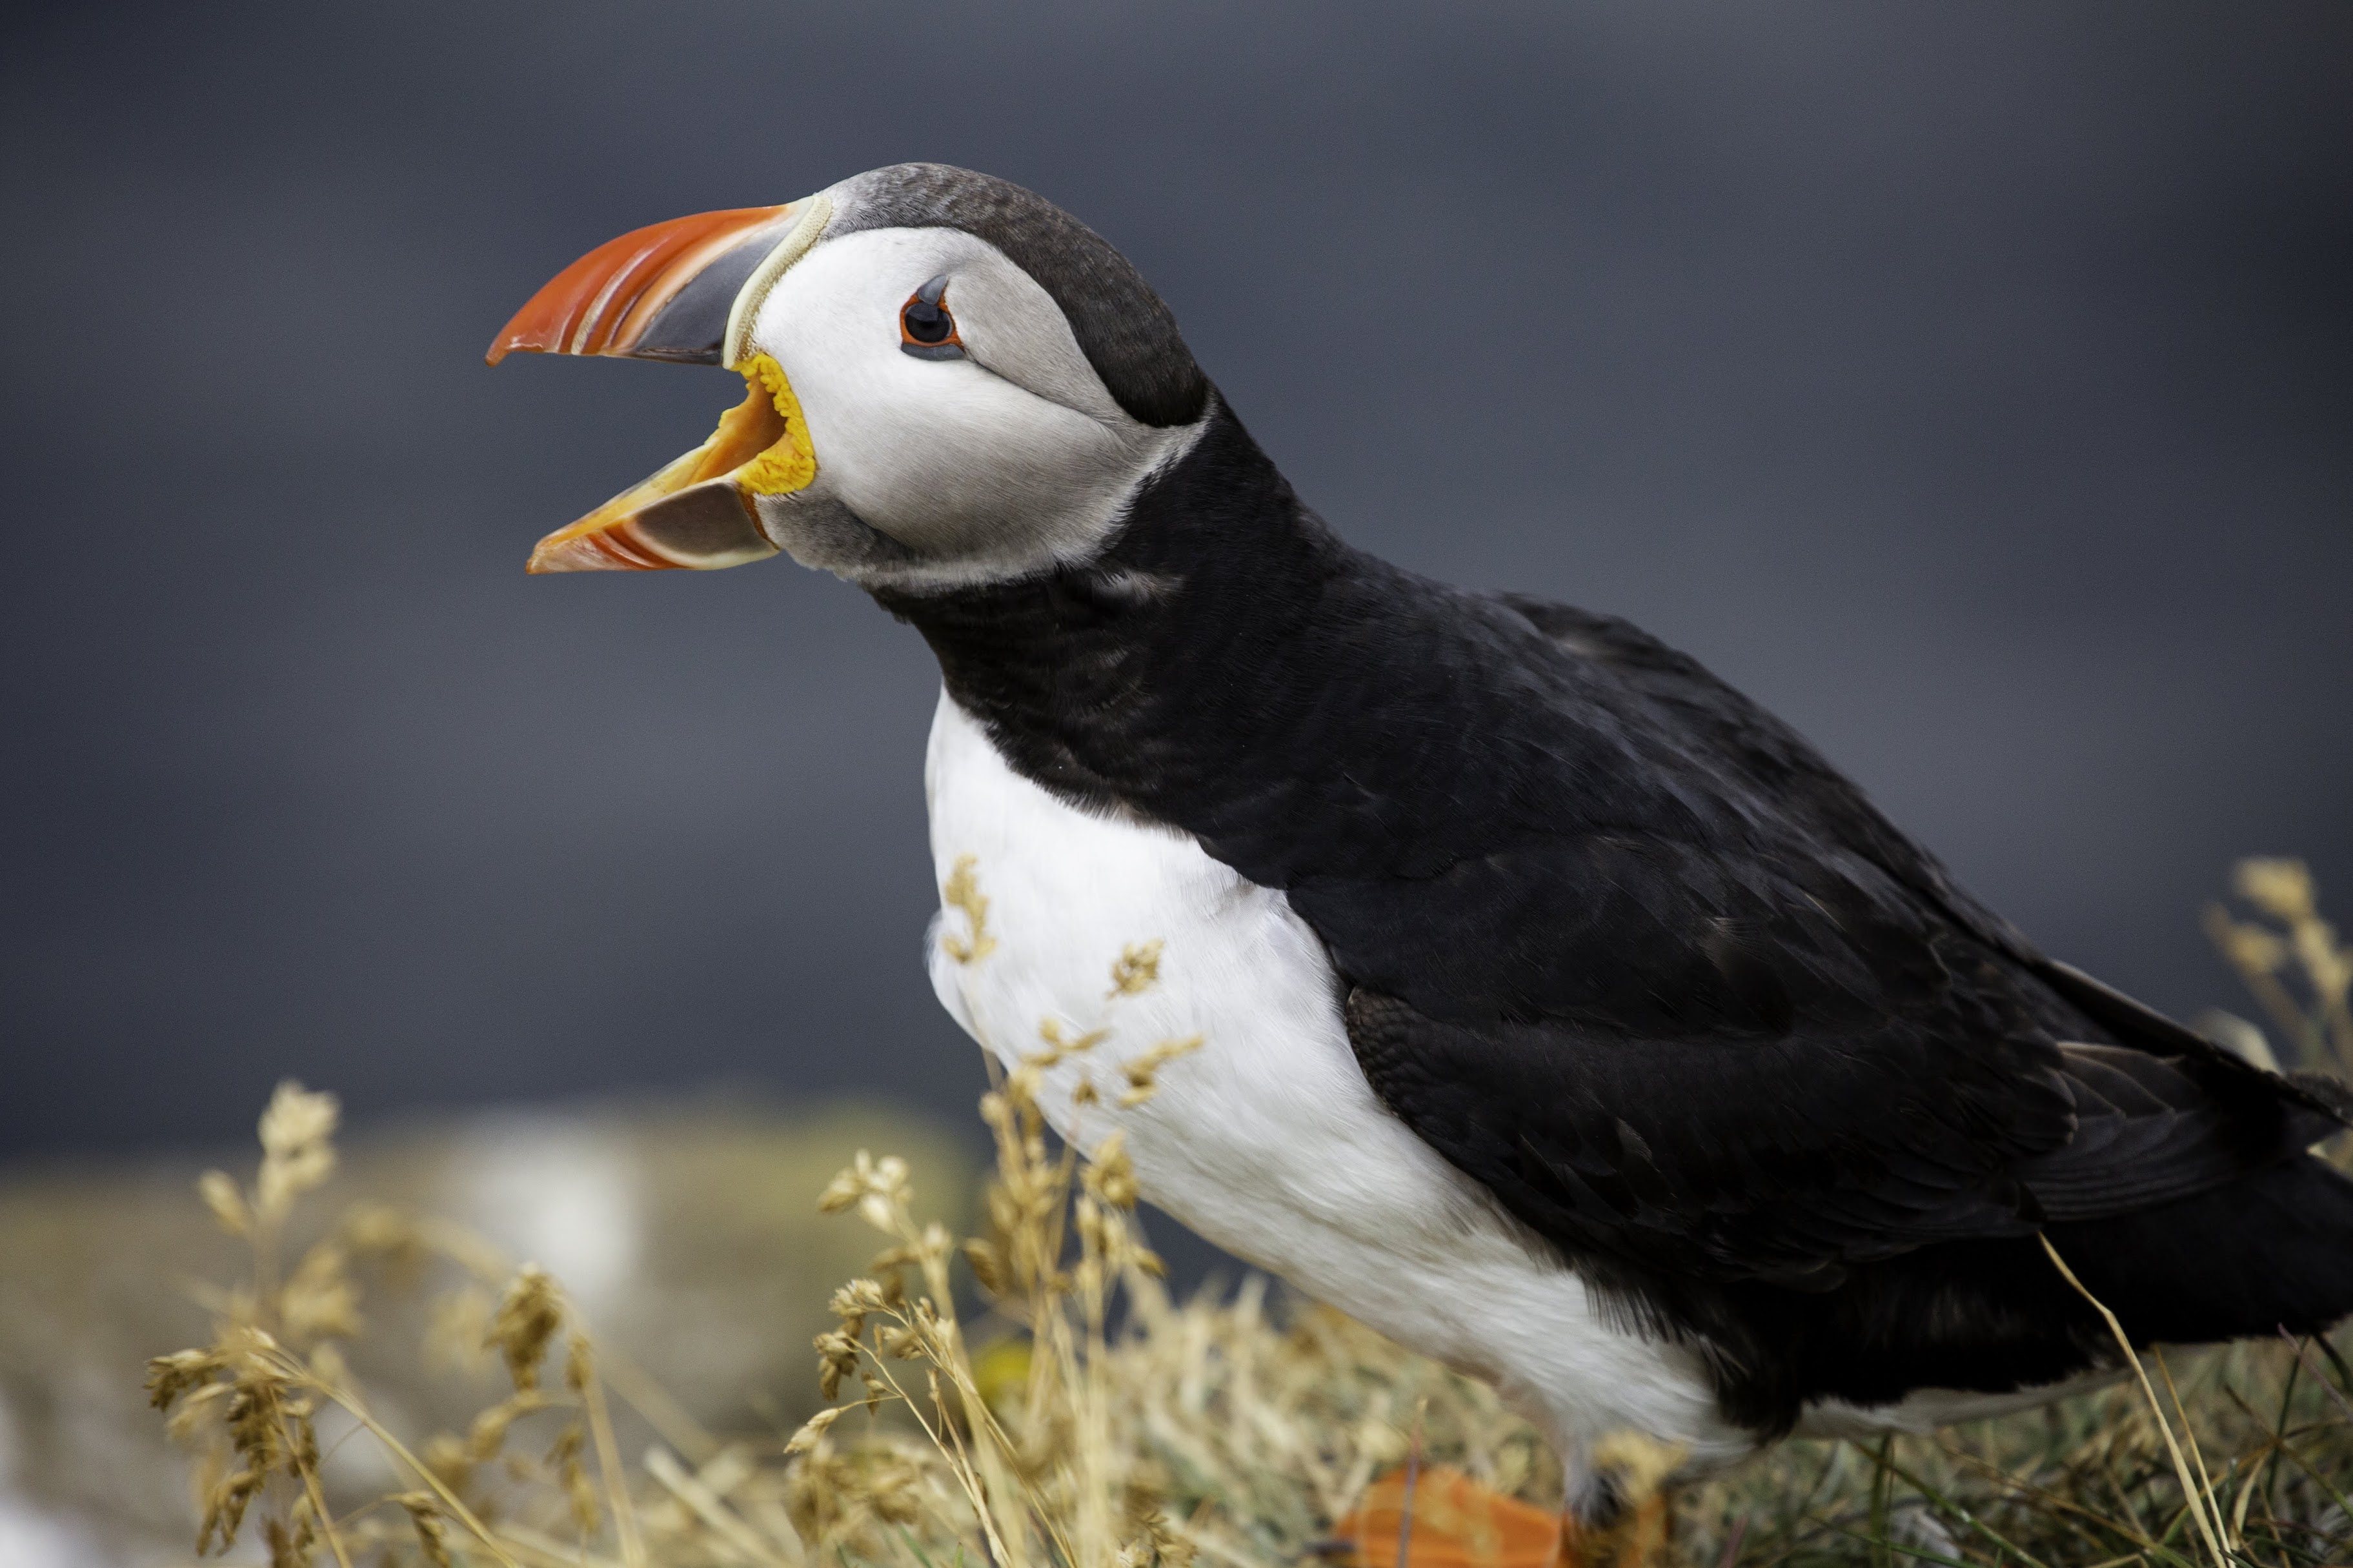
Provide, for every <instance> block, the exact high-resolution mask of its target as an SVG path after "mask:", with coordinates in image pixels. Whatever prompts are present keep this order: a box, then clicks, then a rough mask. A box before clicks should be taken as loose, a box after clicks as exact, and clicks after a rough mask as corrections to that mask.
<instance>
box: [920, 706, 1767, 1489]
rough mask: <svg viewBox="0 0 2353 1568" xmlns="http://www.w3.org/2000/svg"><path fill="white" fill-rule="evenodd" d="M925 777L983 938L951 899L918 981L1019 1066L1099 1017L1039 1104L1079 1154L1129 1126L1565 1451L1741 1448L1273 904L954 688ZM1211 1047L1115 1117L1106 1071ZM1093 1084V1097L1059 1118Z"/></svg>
mask: <svg viewBox="0 0 2353 1568" xmlns="http://www.w3.org/2000/svg"><path fill="white" fill-rule="evenodd" d="M925 786H926V791H927V794H928V795H929V798H930V802H931V816H932V855H933V858H934V864H935V865H936V867H937V868H938V872H939V876H940V879H941V881H942V883H943V884H944V883H945V882H946V880H947V879H948V878H949V877H950V876H951V875H952V874H953V873H954V871H955V867H956V866H957V864H958V863H959V862H960V861H963V860H965V858H967V857H969V858H970V863H971V868H972V874H973V876H974V878H975V879H976V881H977V885H978V889H979V891H980V893H981V894H982V895H983V896H985V897H986V898H987V900H988V906H987V921H988V927H989V933H990V934H991V935H992V936H993V937H994V938H995V945H994V947H993V948H992V949H990V950H989V951H988V952H986V953H985V954H983V955H981V956H977V957H974V958H972V959H970V961H969V962H960V961H959V959H958V957H957V952H958V951H959V947H960V945H961V944H962V943H963V942H964V941H965V939H966V938H968V936H969V935H970V932H969V930H968V925H967V921H966V917H965V915H964V914H963V913H961V912H956V911H945V912H944V913H943V916H942V919H941V920H940V921H939V922H937V923H935V925H934V930H933V933H932V937H931V942H930V964H931V973H932V983H933V984H934V986H935V987H936V988H937V989H938V991H939V995H940V1001H941V1002H942V1003H943V1004H944V1005H945V1006H946V1008H947V1009H948V1011H949V1013H950V1014H951V1015H953V1016H955V1020H956V1022H958V1023H959V1024H961V1025H963V1026H964V1027H965V1029H966V1030H967V1031H968V1032H969V1033H971V1035H972V1036H973V1037H975V1038H976V1039H977V1040H978V1041H980V1043H981V1044H982V1045H983V1046H984V1047H987V1048H988V1049H989V1050H991V1051H994V1052H995V1053H997V1056H998V1057H999V1058H1000V1059H1002V1060H1004V1061H1006V1062H1008V1064H1009V1063H1011V1062H1013V1061H1014V1060H1015V1059H1016V1058H1018V1057H1019V1056H1020V1055H1022V1054H1023V1053H1027V1052H1034V1051H1036V1050H1037V1049H1038V1048H1039V1043H1040V1040H1039V1031H1040V1027H1041V1026H1043V1025H1045V1024H1046V1023H1048V1022H1049V1021H1051V1022H1052V1023H1053V1024H1054V1025H1055V1026H1059V1028H1060V1029H1061V1030H1062V1031H1063V1032H1064V1034H1065V1035H1066V1036H1075V1035H1078V1034H1082V1033H1083V1032H1085V1031H1088V1030H1091V1029H1094V1028H1098V1027H1108V1028H1110V1029H1111V1030H1112V1031H1113V1033H1112V1036H1111V1038H1110V1039H1109V1040H1108V1041H1106V1042H1105V1043H1104V1044H1103V1046H1101V1047H1097V1048H1096V1049H1095V1050H1094V1051H1092V1052H1090V1053H1088V1055H1087V1057H1086V1058H1077V1059H1073V1060H1071V1061H1067V1062H1065V1063H1063V1064H1062V1065H1061V1066H1060V1067H1058V1068H1054V1069H1053V1071H1052V1074H1051V1075H1050V1078H1049V1079H1048V1083H1047V1087H1046V1093H1045V1096H1044V1099H1045V1102H1046V1106H1047V1110H1048V1113H1049V1114H1050V1116H1052V1117H1053V1118H1054V1119H1055V1122H1056V1128H1057V1131H1060V1132H1061V1133H1062V1134H1063V1136H1065V1137H1067V1138H1069V1139H1071V1141H1072V1142H1076V1143H1077V1144H1078V1145H1079V1146H1080V1147H1082V1148H1091V1147H1092V1146H1093V1145H1094V1144H1095V1143H1096V1142H1098V1141H1099V1140H1100V1139H1101V1138H1102V1137H1103V1134H1104V1133H1106V1132H1108V1131H1111V1129H1112V1128H1113V1127H1122V1128H1124V1129H1125V1131H1126V1132H1127V1137H1128V1145H1129V1150H1130V1152H1131V1154H1132V1155H1133V1157H1134V1162H1135V1168H1136V1173H1137V1177H1138V1179H1139V1181H1140V1182H1141V1184H1142V1185H1143V1188H1144V1191H1145V1194H1146V1195H1147V1196H1148V1197H1150V1198H1151V1200H1152V1201H1153V1202H1154V1203H1155V1204H1156V1205H1159V1206H1160V1207H1162V1208H1165V1209H1166V1210H1167V1211H1168V1212H1169V1213H1170V1214H1172V1215H1176V1217H1177V1218H1178V1219H1180V1220H1182V1221H1184V1222H1185V1223H1186V1224H1187V1225H1188V1226H1192V1227H1193V1228H1194V1229H1195V1230H1197V1231H1198V1232H1199V1233H1200V1234H1201V1235H1203V1236H1205V1237H1208V1239H1209V1240H1211V1241H1213V1242H1215V1243H1217V1244H1218V1245H1219V1246H1220V1247H1224V1248H1225V1249H1226V1250H1228V1251H1229V1252H1231V1253H1233V1254H1234V1255H1235V1256H1237V1257H1239V1258H1246V1259H1248V1260H1250V1262H1252V1263H1255V1264H1257V1265H1259V1266H1260V1267H1261V1268H1266V1269H1269V1270H1270V1271H1271V1272H1273V1273H1274V1274H1276V1275H1279V1276H1280V1277H1282V1279H1287V1280H1289V1281H1290V1282H1291V1283H1292V1284H1293V1285H1294V1286H1296V1287H1298V1288H1299V1289H1303V1290H1304V1291H1306V1292H1307V1293H1308V1294H1310V1295H1312V1296H1315V1297H1317V1298H1319V1299H1321V1300H1326V1301H1329V1302H1331V1303H1332V1304H1333V1305H1334V1306H1335V1307H1338V1308H1339V1309H1341V1310H1343V1311H1345V1312H1347V1313H1349V1314H1350V1315H1352V1316H1354V1317H1356V1318H1357V1319H1359V1320H1360V1321H1364V1322H1366V1323H1368V1324H1370V1325H1372V1326H1373V1327H1374V1328H1376V1329H1378V1330H1379V1331H1382V1332H1383V1333H1386V1334H1388V1336H1389V1337H1391V1338H1392V1339H1395V1340H1397V1341H1398V1342H1400V1343H1403V1344H1406V1345H1409V1346H1411V1347H1412V1348H1414V1349H1416V1350H1419V1351H1421V1352H1424V1353H1425V1354H1429V1355H1431V1356H1435V1357H1437V1358H1439V1359H1440V1360H1442V1361H1444V1362H1446V1363H1450V1364H1451V1365H1454V1366H1457V1367H1460V1368H1461V1369H1463V1370H1464V1371H1466V1372H1470V1373H1474V1374H1476V1375H1481V1376H1484V1377H1487V1378H1489V1379H1491V1380H1492V1381H1493V1382H1494V1383H1495V1384H1497V1385H1498V1386H1499V1387H1500V1388H1501V1389H1502V1390H1503V1392H1504V1394H1505V1395H1506V1397H1508V1398H1510V1399H1511V1400H1512V1401H1513V1402H1514V1405H1517V1406H1518V1407H1520V1408H1521V1409H1522V1410H1523V1411H1525V1413H1526V1414H1527V1415H1529V1416H1530V1417H1531V1418H1532V1419H1535V1420H1536V1421H1537V1422H1538V1423H1539V1424H1540V1425H1541V1426H1545V1427H1546V1429H1547V1430H1548V1432H1550V1434H1551V1435H1552V1436H1553V1437H1554V1439H1555V1440H1556V1443H1558V1444H1560V1445H1561V1446H1562V1447H1564V1449H1566V1450H1567V1453H1568V1457H1569V1461H1568V1462H1569V1463H1570V1464H1571V1466H1572V1468H1575V1466H1576V1463H1577V1461H1576V1458H1575V1454H1576V1451H1577V1449H1579V1448H1581V1447H1583V1446H1584V1444H1585V1442H1587V1441H1589V1440H1590V1438H1591V1437H1593V1436H1597V1435H1599V1434H1600V1433H1602V1432H1605V1431H1609V1430H1611V1429H1614V1428H1618V1427H1625V1426H1630V1427H1633V1428H1635V1429H1637V1430H1639V1431H1642V1432H1645V1433H1647V1434H1649V1435H1651V1436H1656V1437H1660V1438H1663V1439H1666V1440H1669V1441H1672V1442H1678V1443H1682V1444H1683V1445H1685V1446H1686V1447H1688V1448H1689V1450H1690V1451H1691V1453H1692V1457H1693V1458H1694V1461H1695V1462H1697V1463H1699V1464H1702V1465H1705V1464H1709V1463H1713V1462H1721V1461H1723V1460H1727V1459H1731V1458H1737V1457H1739V1456H1740V1455H1742V1454H1745V1453H1746V1452H1748V1451H1749V1449H1750V1447H1751V1446H1752V1445H1751V1443H1750V1440H1749V1439H1748V1438H1747V1437H1746V1436H1745V1435H1744V1434H1742V1433H1741V1432H1739V1431H1738V1430H1737V1429H1736V1428H1733V1427H1731V1426H1727V1425H1725V1423H1724V1422H1723V1421H1722V1420H1721V1419H1720V1418H1719V1417H1718V1415H1717V1414H1716V1411H1715V1400H1714V1398H1713V1396H1712V1394H1711V1393H1710V1391H1709V1388H1708V1384H1707V1381H1706V1378H1705V1376H1704V1373H1703V1371H1702V1369H1701V1367H1700V1364H1699V1362H1698V1359H1697V1357H1696V1356H1694V1355H1693V1354H1691V1353H1690V1352H1686V1351H1684V1350H1682V1349H1680V1348H1678V1347H1674V1346H1670V1345H1662V1344H1660V1343H1657V1342H1652V1341H1649V1340H1645V1339H1641V1338H1638V1337H1636V1336H1632V1335H1630V1334H1627V1333H1624V1332H1622V1331H1620V1330H1618V1329H1616V1328H1614V1327H1612V1326H1610V1325H1609V1323H1607V1322H1605V1321H1603V1319H1602V1318H1601V1317H1600V1316H1599V1314H1598V1313H1597V1312H1596V1311H1595V1310H1594V1308H1593V1304H1592V1303H1591V1302H1590V1301H1589V1300H1588V1297H1587V1294H1586V1291H1585V1289H1584V1288H1583V1286H1582V1285H1581V1284H1580V1283H1579V1281H1578V1280H1577V1277H1576V1276H1575V1275H1574V1274H1572V1273H1570V1272H1568V1271H1567V1269H1565V1268H1561V1267H1560V1265H1559V1264H1558V1262H1557V1261H1556V1260H1555V1259H1553V1258H1550V1257H1548V1256H1546V1254H1545V1253H1544V1252H1543V1251H1542V1249H1541V1248H1540V1247H1535V1246H1532V1245H1531V1244H1529V1243H1528V1242H1526V1241H1525V1239H1524V1238H1523V1237H1522V1235H1521V1234H1520V1233H1519V1232H1518V1231H1517V1230H1516V1228H1515V1227H1514V1226H1513V1225H1512V1223H1511V1222H1510V1221H1509V1220H1508V1219H1507V1218H1505V1217H1504V1215H1502V1213H1501V1212H1500V1211H1499V1209H1498V1208H1497V1206H1496V1205H1495V1203H1494V1200H1493V1198H1492V1196H1490V1195H1489V1194H1487V1192H1486V1191H1485V1190H1484V1189H1483V1188H1482V1187H1481V1186H1480V1185H1479V1184H1477V1183H1475V1182H1473V1181H1472V1180H1471V1179H1470V1178H1469V1177H1467V1176H1465V1175H1463V1174H1462V1173H1461V1172H1459V1171H1457V1170H1455V1169H1454V1167H1453V1166H1451V1165H1450V1164H1448V1163H1446V1161H1445V1160H1444V1159H1442V1158H1441V1157H1440V1155H1439V1154H1438V1153H1437V1152H1436V1151H1434V1150H1433V1149H1431V1148H1430V1146H1429V1145H1428V1144H1426V1143H1424V1142H1421V1140H1420V1139H1419V1138H1417V1137H1415V1136H1414V1135H1413V1134H1412V1133H1411V1132H1410V1131H1407V1129H1406V1128H1405V1126H1404V1124H1403V1123H1401V1122H1399V1121H1398V1120H1397V1119H1396V1118H1395V1117H1393V1116H1392V1115H1390V1114H1389V1112H1388V1110H1387V1109H1386V1108H1385V1107H1383V1106H1382V1105H1381V1103H1380V1102H1379V1100H1377V1098H1376V1097H1375V1096H1374V1094H1373V1092H1372V1089H1371V1088H1370V1086H1368V1085H1367V1084H1366V1081H1365V1078H1364V1074H1363V1073H1362V1071H1361V1070H1360V1069H1359V1068H1357V1065H1356V1056H1355V1053H1354V1052H1353V1051H1352V1050H1351V1048H1350V1047H1349V1045H1348V1040H1347V1036H1346V1033H1345V1029H1344V1028H1343V1026H1342V1024H1341V1020H1340V1013H1339V995H1338V991H1337V988H1336V986H1335V980H1334V976H1333V973H1332V970H1331V966H1330V964H1329V963H1328V962H1327V961H1326V959H1325V957H1324V950H1323V946H1322V944H1321V943H1320V942H1318V941H1317V940H1316V938H1315V935H1314V932H1313V931H1310V930H1309V929H1308V928H1307V926H1306V925H1305V923H1304V922H1303V921H1301V920H1300V919H1299V917H1298V916H1297V915H1296V914H1294V913H1293V911H1292V909H1291V905H1290V902H1289V900H1286V899H1285V898H1284V897H1283V896H1282V894H1281V893H1278V892H1273V891H1270V890H1269V889H1264V888H1261V887H1258V886H1256V885H1255V884H1253V883H1250V882H1249V881H1246V880H1245V879H1242V878H1241V877H1240V876H1239V875H1237V874H1236V873H1235V872H1234V871H1233V870H1232V869H1231V868H1229V867H1227V866H1224V865H1222V864H1220V863H1219V862H1218V861H1216V860H1213V859H1211V858H1209V857H1208V855H1206V854H1204V853H1203V852H1202V850H1201V848H1200V847H1199V846H1198V845H1197V844H1196V843H1194V842H1193V840H1192V839H1191V838H1190V837H1186V836H1184V835H1181V834H1177V833H1174V832H1170V831H1167V830H1165V829H1160V828H1155V827H1150V826H1141V825H1139V824H1136V823H1134V822H1131V821H1124V820H1118V819H1114V818H1111V817H1108V816H1093V815H1090V814H1088V813H1086V812H1082V811H1080V810H1078V809H1077V808H1075V807H1073V806H1071V805H1066V804H1064V803H1063V802H1061V801H1059V800H1057V799H1055V798H1054V797H1053V796H1052V795H1049V794H1048V793H1047V792H1045V791H1044V790H1042V789H1040V788H1039V787H1038V786H1037V785H1036V784H1031V783H1029V781H1028V780H1026V779H1024V778H1022V777H1021V776H1020V775H1019V774H1018V773H1015V772H1013V770H1012V769H1011V768H1010V767H1008V765H1007V764H1006V763H1005V761H1004V759H1003V758H1002V757H1001V756H999V755H998V754H997V749H996V747H995V746H994V745H993V744H992V743H991V742H990V741H989V740H988V737H987V733H986V732H985V731H983V730H982V729H981V728H980V727H979V725H977V724H976V723H975V722H974V721H972V720H971V718H969V717H968V716H967V715H966V714H965V712H964V711H963V710H962V709H960V708H958V707H957V706H956V705H955V703H954V702H953V701H951V700H949V699H948V698H947V696H946V695H945V694H944V693H943V694H942V696H941V699H940V706H939V711H938V714H937V716H936V717H935V718H934V721H933V725H932V739H931V749H930V754H929V757H928V759H927V762H926V766H925ZM1144 942H1160V943H1161V944H1162V950H1161V952H1162V956H1161V960H1160V970H1159V973H1160V980H1159V984H1156V985H1155V986H1153V987H1151V988H1150V989H1148V990H1145V991H1144V992H1143V993H1142V994H1136V995H1132V996H1130V995H1123V996H1118V997H1116V998H1114V997H1113V996H1112V995H1111V992H1112V989H1113V987H1112V966H1113V963H1115V962H1116V961H1117V960H1118V959H1119V957H1120V956H1121V953H1122V952H1123V951H1124V949H1125V948H1126V947H1128V946H1130V945H1133V944H1137V943H1144ZM1194 1035H1198V1036H1200V1037H1202V1038H1203V1040H1204V1045H1203V1046H1202V1047H1201V1048H1200V1049H1199V1050H1198V1051H1196V1052H1194V1053H1193V1054H1191V1055H1188V1056H1185V1057H1183V1058H1177V1059H1176V1060H1175V1061H1173V1062H1171V1063H1170V1064H1169V1065H1168V1066H1167V1067H1166V1068H1162V1069H1161V1071H1160V1072H1159V1075H1158V1087H1157V1089H1156V1092H1155V1094H1154V1095H1153V1097H1152V1098H1151V1099H1150V1100H1147V1101H1145V1103H1144V1104H1143V1105H1142V1106H1140V1107H1138V1108H1136V1109H1134V1110H1125V1111H1123V1110H1118V1109H1116V1100H1117V1098H1118V1092H1117V1091H1118V1090H1119V1089H1122V1088H1124V1080H1123V1079H1120V1078H1119V1076H1118V1074H1117V1071H1116V1064H1118V1063H1119V1062H1121V1061H1124V1060H1126V1059H1129V1058H1134V1057H1135V1056H1138V1055H1140V1054H1142V1053H1143V1052H1144V1051H1145V1050H1146V1049H1147V1048H1148V1047H1151V1046H1153V1045H1155V1043H1157V1042H1160V1041H1163V1040H1168V1039H1177V1038H1183V1037H1188V1036H1194ZM1089 1073H1092V1076H1093V1079H1094V1081H1095V1083H1096V1086H1097V1088H1098V1089H1099V1090H1101V1091H1103V1094H1102V1103H1101V1104H1098V1105H1095V1106H1090V1107H1087V1108H1085V1110H1084V1111H1083V1114H1082V1113H1081V1111H1080V1110H1079V1108H1077V1107H1076V1106H1074V1105H1073V1103H1072V1100H1071V1090H1072V1089H1074V1088H1075V1087H1076V1085H1077V1083H1078V1081H1079V1079H1080V1078H1081V1076H1082V1075H1083V1074H1089Z"/></svg>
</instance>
